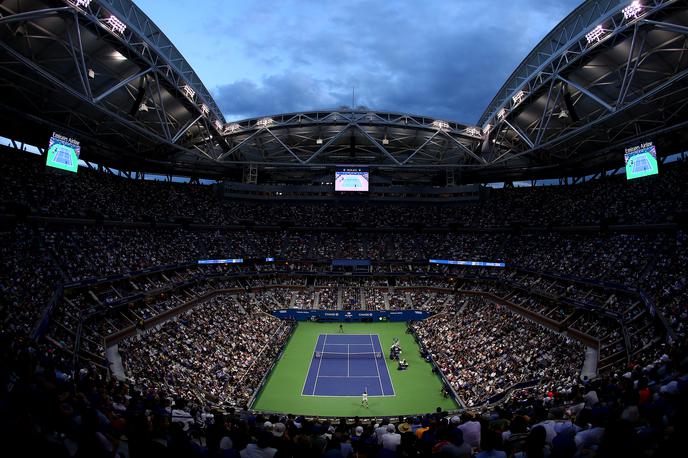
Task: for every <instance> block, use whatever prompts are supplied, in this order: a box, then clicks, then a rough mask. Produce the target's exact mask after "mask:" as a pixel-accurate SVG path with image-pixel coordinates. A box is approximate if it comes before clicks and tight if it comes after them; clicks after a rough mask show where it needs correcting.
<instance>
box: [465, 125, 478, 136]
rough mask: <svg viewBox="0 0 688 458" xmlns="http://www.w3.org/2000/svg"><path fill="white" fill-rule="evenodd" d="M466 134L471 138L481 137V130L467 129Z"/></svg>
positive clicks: (475, 128)
mask: <svg viewBox="0 0 688 458" xmlns="http://www.w3.org/2000/svg"><path fill="white" fill-rule="evenodd" d="M465 132H466V135H470V136H471V137H480V130H479V129H478V128H477V127H466V130H465Z"/></svg>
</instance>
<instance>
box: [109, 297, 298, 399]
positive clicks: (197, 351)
mask: <svg viewBox="0 0 688 458" xmlns="http://www.w3.org/2000/svg"><path fill="white" fill-rule="evenodd" d="M283 326H286V327H287V328H289V327H290V326H291V324H290V323H289V322H287V321H281V320H279V319H277V318H274V317H273V316H271V315H268V314H266V313H263V312H260V311H253V310H243V309H242V308H240V307H239V305H238V304H237V303H234V304H233V303H232V300H231V299H230V298H229V297H228V296H227V295H225V294H219V295H216V296H213V297H212V298H211V299H209V300H207V301H204V302H203V303H202V304H201V305H198V306H196V307H194V308H192V309H189V310H188V311H187V312H186V313H184V314H181V315H178V316H176V317H175V318H174V319H172V320H169V321H167V322H165V323H164V324H160V325H158V326H156V327H155V328H153V329H150V330H147V331H145V332H143V333H139V334H138V335H137V336H136V337H135V338H133V339H129V340H125V341H123V342H122V343H121V344H120V345H119V350H120V354H121V355H122V358H123V360H124V365H125V368H126V370H127V374H128V375H129V377H131V378H132V381H133V382H135V383H136V382H138V383H139V384H140V385H141V386H143V387H145V388H146V389H150V390H153V391H157V390H159V389H161V388H163V387H169V388H170V389H173V392H174V393H175V394H177V395H178V396H181V397H183V398H185V399H192V398H195V397H199V398H202V399H204V400H208V401H210V402H215V403H219V402H220V401H224V400H230V402H231V403H233V404H235V405H237V406H240V407H245V406H246V405H247V401H248V400H249V399H250V397H251V396H252V395H253V394H255V393H253V391H252V389H255V388H257V386H258V385H259V383H260V381H261V380H262V378H263V376H264V375H265V370H266V369H267V368H269V367H270V364H271V363H272V361H273V360H274V357H275V356H276V354H275V351H278V350H279V349H280V348H281V347H282V345H283V343H284V342H285V341H286V338H287V337H288V336H289V334H290V332H288V330H285V329H283V328H282V327H283ZM278 330H279V331H280V332H279V333H278ZM249 374H250V378H249V379H248V380H247V379H246V377H247V376H248V375H249Z"/></svg>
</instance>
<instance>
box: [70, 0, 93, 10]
mask: <svg viewBox="0 0 688 458" xmlns="http://www.w3.org/2000/svg"><path fill="white" fill-rule="evenodd" d="M74 3H75V4H76V6H80V7H82V8H88V6H89V5H90V4H91V0H75V2H74Z"/></svg>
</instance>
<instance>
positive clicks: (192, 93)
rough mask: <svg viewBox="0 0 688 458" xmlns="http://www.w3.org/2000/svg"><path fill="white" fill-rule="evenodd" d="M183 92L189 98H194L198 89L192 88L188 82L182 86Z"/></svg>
mask: <svg viewBox="0 0 688 458" xmlns="http://www.w3.org/2000/svg"><path fill="white" fill-rule="evenodd" d="M182 92H183V93H184V95H185V96H187V97H188V98H190V99H192V100H193V98H194V97H195V96H196V91H194V90H193V89H191V86H189V85H188V84H185V85H184V86H182Z"/></svg>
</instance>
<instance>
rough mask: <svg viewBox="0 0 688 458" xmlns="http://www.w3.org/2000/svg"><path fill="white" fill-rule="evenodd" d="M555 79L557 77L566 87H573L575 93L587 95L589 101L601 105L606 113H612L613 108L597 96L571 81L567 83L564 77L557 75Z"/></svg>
mask: <svg viewBox="0 0 688 458" xmlns="http://www.w3.org/2000/svg"><path fill="white" fill-rule="evenodd" d="M556 77H557V79H559V80H560V81H562V82H564V83H566V84H567V85H569V86H571V87H573V88H574V89H576V90H577V91H579V92H581V93H582V94H585V95H587V96H588V97H590V98H591V99H593V100H594V101H595V102H597V103H599V104H600V105H602V106H603V107H604V108H606V109H607V111H614V107H612V106H611V105H609V104H608V103H607V102H605V101H604V100H602V99H601V98H599V97H598V96H596V95H595V94H593V93H592V92H590V91H589V90H587V89H585V88H584V87H583V86H581V85H580V84H577V83H574V82H573V81H569V80H567V79H566V78H564V77H563V76H561V75H557V76H556Z"/></svg>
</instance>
